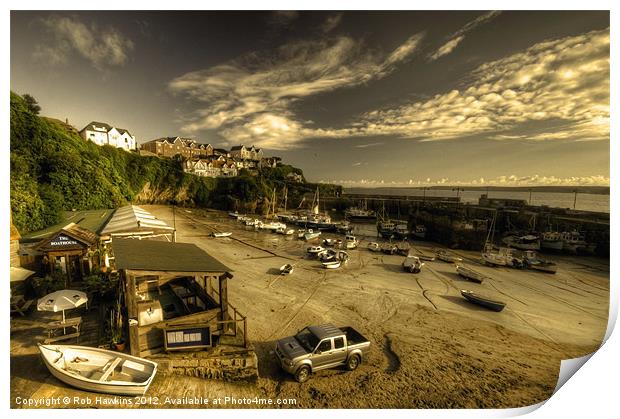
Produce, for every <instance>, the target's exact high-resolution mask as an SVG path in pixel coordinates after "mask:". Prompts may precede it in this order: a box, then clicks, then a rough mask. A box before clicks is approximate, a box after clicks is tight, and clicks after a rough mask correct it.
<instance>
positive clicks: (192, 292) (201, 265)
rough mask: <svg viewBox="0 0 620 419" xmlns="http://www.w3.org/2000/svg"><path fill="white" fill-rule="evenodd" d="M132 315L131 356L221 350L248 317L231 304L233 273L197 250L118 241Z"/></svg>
mask: <svg viewBox="0 0 620 419" xmlns="http://www.w3.org/2000/svg"><path fill="white" fill-rule="evenodd" d="M112 249H113V254H114V256H113V261H114V265H115V268H116V269H117V270H118V272H119V273H120V280H121V284H122V289H123V292H124V300H125V306H126V309H127V313H126V317H127V318H126V319H125V324H126V327H127V329H128V335H129V345H130V349H131V354H132V355H135V356H148V355H152V354H155V353H158V352H162V351H165V350H167V351H173V350H182V349H188V348H192V349H195V348H209V347H212V346H215V345H217V344H218V342H219V341H220V338H221V337H222V336H224V335H234V336H237V335H238V334H239V333H242V336H243V338H244V345H245V344H246V342H245V336H246V333H245V324H246V322H245V317H244V316H242V315H241V314H239V313H238V312H237V310H236V309H234V308H233V307H232V306H230V304H229V303H228V292H227V281H228V279H230V278H232V275H231V274H230V271H231V270H230V269H229V268H228V267H226V266H225V265H223V264H222V263H220V262H219V261H217V260H216V259H215V258H213V257H212V256H210V255H209V254H208V253H206V252H205V251H203V250H202V249H200V248H199V247H197V246H196V245H194V244H189V243H170V242H164V241H151V240H131V239H118V238H115V239H113V241H112Z"/></svg>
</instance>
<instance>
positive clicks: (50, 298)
mask: <svg viewBox="0 0 620 419" xmlns="http://www.w3.org/2000/svg"><path fill="white" fill-rule="evenodd" d="M87 301H88V297H87V296H86V293H83V292H82V291H76V290H60V291H56V292H53V293H51V294H47V295H46V296H45V297H43V298H39V301H38V302H37V310H39V311H53V312H54V313H56V312H58V311H62V322H63V323H64V322H65V310H70V309H72V308H77V307H79V306H81V305H82V304H85V303H86V302H87Z"/></svg>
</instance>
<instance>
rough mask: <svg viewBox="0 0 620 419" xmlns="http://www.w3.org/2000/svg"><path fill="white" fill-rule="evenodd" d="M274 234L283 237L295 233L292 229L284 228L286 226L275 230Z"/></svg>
mask: <svg viewBox="0 0 620 419" xmlns="http://www.w3.org/2000/svg"><path fill="white" fill-rule="evenodd" d="M275 232H276V233H277V234H283V235H285V236H290V235H291V234H294V233H295V230H293V229H292V228H286V226H284V227H282V226H280V227H278V228H276V230H275Z"/></svg>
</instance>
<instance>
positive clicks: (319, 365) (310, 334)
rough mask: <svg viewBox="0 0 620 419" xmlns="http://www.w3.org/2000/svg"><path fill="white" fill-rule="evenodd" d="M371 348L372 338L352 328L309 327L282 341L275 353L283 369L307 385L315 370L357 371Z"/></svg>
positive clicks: (325, 325) (329, 325)
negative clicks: (341, 368) (342, 369)
mask: <svg viewBox="0 0 620 419" xmlns="http://www.w3.org/2000/svg"><path fill="white" fill-rule="evenodd" d="M369 348H370V342H369V341H368V339H366V338H365V337H364V336H362V335H361V334H360V333H359V332H357V331H356V330H355V329H353V328H352V327H342V328H337V327H335V326H333V325H331V324H324V325H321V326H308V327H306V328H304V329H302V330H300V331H299V332H298V333H297V334H296V335H295V336H289V337H286V338H284V339H280V340H279V341H278V343H277V344H276V350H275V352H276V355H277V357H278V360H279V361H280V365H281V366H282V369H283V370H284V371H286V372H288V373H289V374H293V375H294V376H295V379H296V380H297V381H299V382H300V383H303V382H304V381H306V380H307V379H308V378H309V377H310V374H311V373H312V372H314V371H320V370H324V369H327V368H334V367H338V366H346V367H347V369H349V370H351V371H352V370H354V369H355V368H357V367H358V365H359V364H360V363H361V362H362V359H363V358H364V356H365V355H366V353H367V351H368V349H369Z"/></svg>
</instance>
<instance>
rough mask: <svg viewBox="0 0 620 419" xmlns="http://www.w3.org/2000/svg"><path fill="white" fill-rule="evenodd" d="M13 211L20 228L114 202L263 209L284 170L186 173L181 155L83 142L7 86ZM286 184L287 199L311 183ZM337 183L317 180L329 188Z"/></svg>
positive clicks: (326, 191)
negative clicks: (164, 155)
mask: <svg viewBox="0 0 620 419" xmlns="http://www.w3.org/2000/svg"><path fill="white" fill-rule="evenodd" d="M10 141H11V157H10V161H11V188H10V191H11V211H12V217H13V223H14V224H15V226H16V227H17V228H18V229H19V230H20V231H21V232H29V231H35V230H39V229H42V228H45V227H47V226H49V225H52V224H54V223H57V222H59V221H60V220H61V212H62V211H63V210H71V209H78V210H81V209H101V208H116V207H119V206H122V205H125V204H127V203H171V202H176V203H178V204H181V205H196V206H203V207H212V208H218V209H239V210H246V211H257V212H264V211H266V210H267V208H268V207H269V206H270V201H269V200H270V199H271V197H272V196H273V190H274V188H276V189H277V190H280V189H281V188H282V187H283V186H284V184H285V183H288V182H286V180H285V179H286V175H287V174H288V173H290V172H296V173H300V174H301V170H300V169H296V168H294V167H291V166H287V165H281V166H279V167H277V168H273V169H263V170H261V171H260V175H259V176H252V175H250V174H249V173H247V172H245V171H242V173H241V174H240V176H237V177H235V178H205V177H198V176H194V175H190V174H187V173H184V172H183V170H182V160H181V159H180V158H174V159H160V158H157V157H146V156H140V155H138V154H136V153H129V152H126V151H123V150H121V149H118V148H114V147H111V146H103V147H101V146H97V145H96V144H94V143H92V142H90V141H84V140H83V139H82V138H81V137H80V136H79V135H77V134H76V133H75V130H73V129H70V128H68V127H67V126H66V125H65V124H64V123H62V122H61V121H57V120H53V119H47V118H44V117H39V116H38V115H37V113H36V112H35V111H33V110H32V109H31V107H29V106H28V103H27V102H26V101H25V100H24V98H23V97H21V96H19V95H17V94H15V93H13V92H11V132H10ZM315 187H316V186H315V185H312V184H307V183H299V184H290V183H288V189H289V195H288V196H289V202H291V203H294V202H298V201H299V200H301V197H302V196H303V195H304V194H305V193H308V192H311V191H313V190H314V188H315ZM339 192H340V188H339V187H336V186H333V185H321V193H322V194H328V195H333V194H334V193H339Z"/></svg>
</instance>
